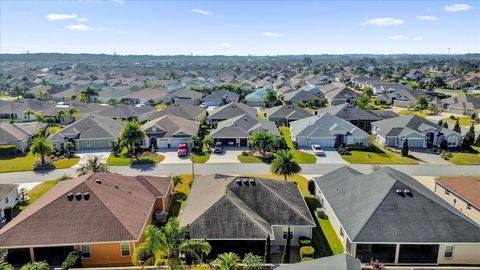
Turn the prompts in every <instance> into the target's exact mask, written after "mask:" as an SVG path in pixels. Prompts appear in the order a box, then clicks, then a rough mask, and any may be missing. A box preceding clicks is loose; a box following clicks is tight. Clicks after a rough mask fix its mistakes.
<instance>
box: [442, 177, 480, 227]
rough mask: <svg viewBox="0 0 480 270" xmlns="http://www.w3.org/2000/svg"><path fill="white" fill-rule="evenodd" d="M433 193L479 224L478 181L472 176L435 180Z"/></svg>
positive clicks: (479, 199) (479, 181)
mask: <svg viewBox="0 0 480 270" xmlns="http://www.w3.org/2000/svg"><path fill="white" fill-rule="evenodd" d="M434 191H435V193H437V195H438V196H440V197H441V198H442V199H444V200H445V201H447V202H448V203H450V204H451V205H453V206H454V207H455V208H457V209H458V210H460V211H461V212H462V213H464V214H465V215H466V216H467V217H469V218H471V219H473V221H475V222H477V223H478V224H480V196H479V194H480V179H478V178H475V177H473V176H458V177H440V178H437V179H435V189H434Z"/></svg>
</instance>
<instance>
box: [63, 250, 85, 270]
mask: <svg viewBox="0 0 480 270" xmlns="http://www.w3.org/2000/svg"><path fill="white" fill-rule="evenodd" d="M80 267H82V252H81V251H78V250H74V251H72V252H70V253H68V256H67V258H66V259H65V261H63V263H62V270H68V269H70V268H80Z"/></svg>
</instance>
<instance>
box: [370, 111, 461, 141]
mask: <svg viewBox="0 0 480 270" xmlns="http://www.w3.org/2000/svg"><path fill="white" fill-rule="evenodd" d="M372 126H375V127H377V128H379V129H380V130H379V131H377V133H378V134H380V135H382V136H384V137H385V136H406V135H408V134H409V133H411V132H420V133H421V132H423V131H426V130H428V129H430V128H433V129H436V130H439V131H441V132H442V133H444V134H451V133H456V132H455V131H452V130H449V129H446V128H442V127H440V126H439V125H437V124H435V123H433V122H431V121H429V120H426V119H423V118H421V117H419V116H417V115H414V114H411V115H402V116H398V117H394V118H390V119H384V120H381V121H376V122H373V123H372ZM456 134H458V133H456ZM458 135H459V136H460V134H458Z"/></svg>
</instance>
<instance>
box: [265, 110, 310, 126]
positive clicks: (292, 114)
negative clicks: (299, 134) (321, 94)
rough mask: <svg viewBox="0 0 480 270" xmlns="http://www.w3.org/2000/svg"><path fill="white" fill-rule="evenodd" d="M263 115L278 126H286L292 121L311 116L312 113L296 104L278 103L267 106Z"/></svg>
mask: <svg viewBox="0 0 480 270" xmlns="http://www.w3.org/2000/svg"><path fill="white" fill-rule="evenodd" d="M265 116H266V117H267V119H268V120H270V121H273V122H275V124H277V125H279V126H280V125H286V126H288V125H289V124H290V122H292V121H297V120H300V119H303V118H306V117H310V116H312V113H311V112H309V111H307V110H305V109H304V108H301V107H298V106H296V105H286V106H283V105H280V106H275V107H272V108H268V109H267V110H266V111H265Z"/></svg>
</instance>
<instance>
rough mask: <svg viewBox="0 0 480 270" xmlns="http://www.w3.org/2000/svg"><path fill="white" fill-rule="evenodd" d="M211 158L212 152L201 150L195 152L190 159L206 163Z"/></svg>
mask: <svg viewBox="0 0 480 270" xmlns="http://www.w3.org/2000/svg"><path fill="white" fill-rule="evenodd" d="M209 159H210V153H208V152H201V153H194V154H193V156H192V157H191V158H190V160H192V161H193V163H205V162H207V161H208V160H209Z"/></svg>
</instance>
